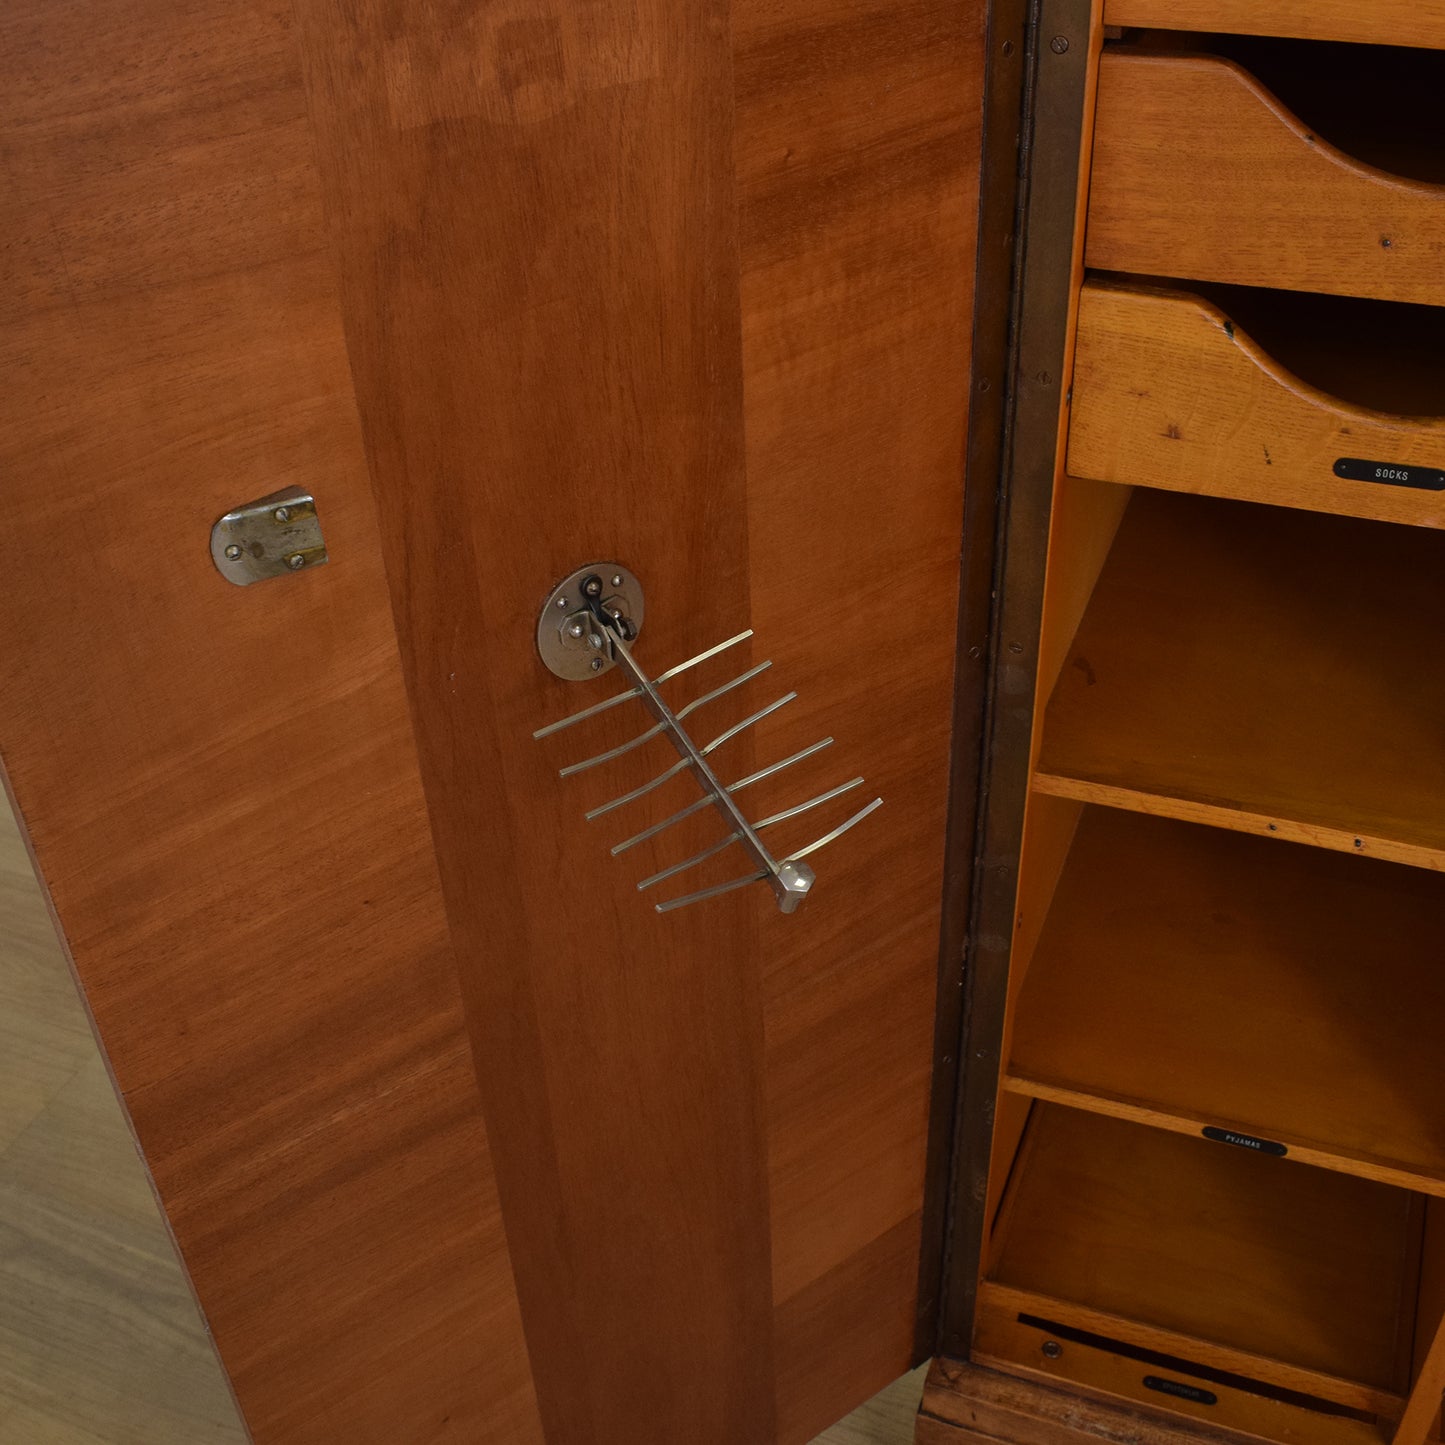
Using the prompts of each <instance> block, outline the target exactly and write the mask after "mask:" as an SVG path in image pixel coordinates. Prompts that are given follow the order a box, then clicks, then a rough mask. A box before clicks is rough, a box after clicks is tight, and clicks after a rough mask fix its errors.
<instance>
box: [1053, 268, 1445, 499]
mask: <svg viewBox="0 0 1445 1445" xmlns="http://www.w3.org/2000/svg"><path fill="white" fill-rule="evenodd" d="M1273 294H1274V295H1275V296H1276V297H1280V298H1282V299H1283V300H1284V301H1285V303H1286V304H1285V305H1284V307H1283V308H1282V309H1283V310H1284V311H1285V312H1286V313H1289V314H1288V315H1287V316H1286V317H1285V318H1284V320H1285V325H1284V326H1280V325H1279V324H1278V321H1279V318H1276V323H1277V324H1276V326H1275V328H1274V337H1275V340H1274V346H1275V347H1276V348H1277V347H1278V346H1279V345H1280V344H1281V333H1282V332H1287V331H1288V330H1289V329H1290V328H1289V323H1290V322H1293V323H1294V326H1293V328H1292V329H1293V331H1294V333H1295V334H1296V335H1297V334H1299V332H1300V331H1302V330H1303V331H1304V333H1305V334H1306V335H1307V336H1308V337H1309V338H1310V339H1311V341H1312V342H1313V341H1314V340H1315V333H1316V331H1317V330H1319V329H1323V327H1321V326H1318V325H1312V324H1311V323H1313V322H1315V316H1314V314H1313V313H1314V311H1321V312H1323V313H1325V318H1324V320H1325V322H1326V324H1328V323H1329V322H1330V320H1331V318H1330V315H1329V313H1331V312H1332V311H1333V310H1334V309H1335V308H1339V309H1342V310H1344V311H1346V312H1348V313H1349V314H1348V315H1347V316H1345V317H1343V318H1333V321H1334V323H1335V324H1333V326H1332V328H1331V329H1332V330H1333V332H1334V335H1335V337H1338V336H1339V335H1340V334H1341V332H1342V331H1344V332H1345V334H1347V335H1348V337H1349V339H1350V342H1351V343H1352V344H1351V346H1350V349H1349V354H1348V355H1347V356H1345V357H1340V356H1337V355H1334V354H1333V353H1331V352H1329V351H1324V352H1323V353H1322V352H1321V349H1320V348H1319V346H1318V345H1317V344H1315V345H1311V346H1310V347H1309V354H1310V355H1312V356H1315V357H1318V356H1320V355H1321V354H1323V355H1325V356H1326V357H1327V358H1328V359H1329V360H1330V361H1332V362H1334V363H1335V364H1334V365H1333V366H1332V367H1330V368H1329V370H1330V371H1331V375H1332V379H1333V380H1334V382H1335V384H1336V385H1339V386H1342V387H1347V388H1349V389H1350V390H1352V391H1353V390H1355V389H1357V388H1358V389H1359V390H1362V391H1370V392H1373V391H1374V390H1375V389H1376V388H1377V385H1378V382H1379V379H1380V374H1381V372H1382V371H1383V372H1385V373H1387V374H1388V373H1389V372H1390V370H1391V368H1390V366H1389V362H1390V361H1391V360H1392V359H1393V358H1394V357H1395V356H1396V355H1397V353H1398V351H1399V349H1400V341H1399V333H1398V330H1397V329H1396V328H1395V327H1393V326H1390V329H1389V334H1388V337H1386V338H1382V339H1381V340H1380V341H1379V342H1378V344H1377V345H1376V346H1374V347H1371V346H1368V345H1365V344H1363V343H1362V340H1361V337H1362V327H1361V324H1360V323H1361V318H1360V317H1359V316H1358V314H1357V313H1358V312H1359V311H1360V310H1362V309H1364V310H1367V311H1369V312H1370V315H1369V317H1368V318H1367V319H1368V320H1374V321H1376V322H1379V323H1381V324H1382V325H1385V326H1389V323H1390V322H1392V321H1393V320H1395V319H1396V317H1395V313H1397V312H1400V311H1404V312H1406V313H1407V314H1408V315H1409V317H1410V319H1411V320H1417V319H1418V318H1417V313H1419V312H1421V311H1426V310H1428V311H1429V313H1430V318H1431V319H1436V320H1437V325H1436V326H1435V328H1434V335H1433V337H1431V340H1432V341H1433V343H1434V345H1433V348H1432V347H1427V348H1423V349H1424V350H1425V354H1426V356H1427V357H1429V358H1430V359H1431V361H1432V362H1433V364H1432V365H1429V366H1427V367H1426V368H1425V370H1426V372H1427V373H1428V374H1429V375H1430V379H1431V381H1432V382H1433V386H1434V389H1433V395H1432V401H1433V404H1434V405H1435V406H1437V407H1438V408H1440V409H1441V410H1442V411H1445V376H1442V375H1441V374H1440V368H1439V363H1438V358H1439V357H1441V356H1442V355H1445V311H1437V310H1435V309H1434V308H1422V307H1409V308H1404V307H1391V306H1386V305H1384V304H1382V303H1367V302H1359V301H1348V302H1343V301H1334V302H1333V303H1330V302H1324V303H1323V304H1317V305H1316V306H1315V307H1313V308H1311V307H1310V306H1309V305H1308V304H1306V305H1305V306H1301V305H1299V304H1298V303H1301V302H1304V303H1321V298H1318V297H1306V296H1302V295H1299V294H1292V293H1273ZM1234 299H1235V304H1234V305H1233V306H1231V310H1230V313H1229V314H1226V312H1225V311H1224V310H1221V309H1220V307H1218V306H1216V305H1214V304H1213V303H1212V302H1211V301H1209V300H1206V299H1204V298H1203V297H1201V296H1197V295H1191V294H1189V293H1187V292H1181V291H1175V290H1164V289H1159V288H1151V287H1141V286H1137V285H1128V286H1123V285H1117V284H1110V283H1107V282H1102V281H1093V282H1091V283H1090V284H1088V285H1086V286H1085V287H1084V290H1083V295H1082V296H1081V298H1080V304H1079V324H1078V342H1077V348H1076V351H1075V357H1074V395H1073V405H1072V407H1071V411H1070V423H1069V470H1070V472H1071V473H1072V474H1073V475H1075V476H1080V477H1090V478H1094V479H1097V480H1100V481H1108V482H1121V483H1127V484H1131V485H1139V486H1153V487H1163V488H1167V489H1168V490H1171V491H1184V492H1198V493H1204V494H1208V495H1211V496H1224V497H1236V498H1242V499H1245V500H1250V501H1261V502H1271V503H1279V504H1282V505H1286V506H1292V507H1304V508H1309V509H1312V510H1315V511H1327V512H1335V513H1338V514H1340V515H1343V516H1354V517H1366V518H1373V519H1377V520H1381V521H1391V522H1404V523H1409V524H1412V525H1417V526H1427V527H1441V526H1445V416H1435V417H1409V416H1401V415H1391V414H1388V413H1386V412H1383V411H1380V410H1376V409H1374V408H1372V407H1371V406H1369V405H1367V404H1361V403H1360V402H1357V401H1354V400H1351V399H1349V398H1348V397H1343V396H1332V395H1329V394H1327V393H1326V392H1324V391H1321V390H1319V389H1318V388H1317V387H1315V386H1312V385H1310V384H1309V383H1308V382H1307V381H1304V380H1302V379H1301V378H1300V377H1298V376H1296V375H1294V374H1292V373H1291V372H1290V371H1289V370H1288V369H1286V367H1285V366H1283V365H1281V364H1280V361H1279V360H1278V358H1277V357H1276V356H1275V355H1274V354H1273V352H1272V350H1267V349H1266V348H1265V347H1264V346H1262V345H1260V344H1259V341H1260V338H1259V337H1257V336H1256V335H1255V334H1254V333H1253V331H1252V330H1251V331H1246V330H1245V329H1244V327H1243V326H1241V325H1239V324H1237V323H1236V321H1235V319H1233V317H1234V315H1235V314H1236V313H1237V311H1238V310H1240V309H1244V310H1247V309H1249V300H1250V299H1253V298H1246V297H1243V296H1238V297H1236V298H1234ZM1382 312H1383V313H1386V314H1385V315H1384V316H1380V315H1379V313H1382ZM1340 321H1344V322H1345V323H1346V326H1347V330H1346V328H1342V327H1341V326H1340V325H1339V324H1338V323H1339V322H1340ZM1265 324H1266V325H1268V322H1267V321H1266V322H1265ZM1283 344H1284V346H1285V348H1286V349H1288V350H1290V351H1291V352H1295V351H1298V350H1299V349H1300V348H1298V347H1295V346H1291V345H1290V342H1289V341H1288V340H1284V342H1283ZM1334 345H1335V346H1336V347H1338V345H1339V343H1338V340H1337V339H1336V340H1335V341H1334ZM1382 361H1383V363H1384V364H1383V365H1382V364H1381V363H1382ZM1351 362H1352V363H1353V371H1352V374H1348V375H1347V374H1346V368H1347V367H1348V366H1349V364H1350V363H1351ZM1419 371H1420V369H1419V368H1412V369H1411V375H1418V374H1419ZM1401 392H1402V388H1400V387H1399V386H1398V385H1396V386H1395V387H1394V388H1393V389H1392V395H1393V396H1394V397H1395V398H1396V400H1397V402H1398V398H1399V397H1400V395H1401ZM1422 400H1423V398H1422ZM1342 459H1360V460H1365V461H1368V462H1370V463H1372V464H1373V465H1372V466H1371V467H1368V468H1366V473H1367V475H1366V476H1365V477H1361V478H1358V479H1350V478H1341V477H1340V476H1339V475H1337V473H1336V471H1335V466H1336V463H1337V462H1339V461H1341V460H1342ZM1380 466H1384V467H1385V468H1387V469H1388V471H1389V474H1390V475H1391V476H1393V477H1408V478H1409V479H1411V480H1412V481H1414V482H1416V483H1419V482H1421V481H1428V482H1431V483H1438V489H1431V488H1430V487H1421V486H1419V485H1413V486H1412V485H1398V484H1394V483H1381V482H1378V481H1374V480H1370V479H1369V476H1370V475H1371V474H1372V473H1373V471H1374V470H1376V469H1378V468H1379V467H1380Z"/></svg>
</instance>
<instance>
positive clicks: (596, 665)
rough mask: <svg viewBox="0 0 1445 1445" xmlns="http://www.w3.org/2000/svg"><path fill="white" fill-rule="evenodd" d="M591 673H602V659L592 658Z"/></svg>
mask: <svg viewBox="0 0 1445 1445" xmlns="http://www.w3.org/2000/svg"><path fill="white" fill-rule="evenodd" d="M592 671H593V672H601V671H602V659H601V658H600V657H594V658H593V659H592Z"/></svg>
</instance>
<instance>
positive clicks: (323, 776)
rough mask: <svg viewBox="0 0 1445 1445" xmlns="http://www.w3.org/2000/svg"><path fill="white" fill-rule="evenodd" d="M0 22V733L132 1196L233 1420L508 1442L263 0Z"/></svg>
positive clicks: (522, 1418) (478, 1177) (473, 1216)
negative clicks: (121, 1106) (306, 539)
mask: <svg viewBox="0 0 1445 1445" xmlns="http://www.w3.org/2000/svg"><path fill="white" fill-rule="evenodd" d="M0 56H3V72H4V81H5V83H4V85H3V87H0V122H3V130H4V134H5V141H4V146H3V151H0V166H3V169H4V174H5V181H6V185H5V190H4V202H3V208H0V209H3V227H4V238H5V246H4V256H5V264H6V267H7V281H8V284H7V285H6V287H5V288H4V290H3V292H0V307H3V311H4V315H5V321H6V331H5V336H4V340H3V343H0V368H3V370H4V373H5V375H6V378H7V384H6V387H5V388H4V391H3V394H0V468H3V470H4V472H5V475H6V477H7V483H6V501H7V520H8V526H9V529H10V535H11V537H12V539H13V540H14V545H13V546H12V547H11V549H10V551H9V554H8V556H7V562H6V583H5V587H4V590H3V601H0V654H3V656H4V657H5V659H6V667H7V673H6V686H5V687H4V688H3V690H0V752H3V757H4V763H5V768H6V770H7V772H8V776H9V779H10V782H11V784H12V786H13V789H14V793H15V796H16V798H17V799H18V802H19V805H20V808H21V810H22V812H23V814H24V816H25V821H26V824H27V826H28V830H29V835H30V840H31V842H32V844H33V846H34V849H35V853H36V855H37V857H38V860H39V864H40V867H41V869H42V870H43V872H44V875H45V877H46V879H47V881H48V884H49V889H50V895H51V899H52V901H53V903H54V906H55V909H56V912H57V914H58V915H59V918H60V920H61V924H62V927H63V930H64V934H65V938H66V941H67V944H68V947H69V951H70V953H71V956H72V958H73V961H74V964H75V967H76V970H77V973H78V975H79V977H80V979H81V982H82V984H83V985H84V988H85V991H86V996H87V1001H88V1004H89V1007H90V1009H91V1011H92V1013H93V1015H94V1018H95V1021H96V1024H97V1027H98V1030H99V1033H100V1036H101V1038H102V1039H103V1041H104V1043H105V1045H106V1047H107V1049H108V1051H109V1056H110V1062H111V1065H112V1067H113V1069H114V1071H115V1075H116V1078H117V1081H118V1084H119V1087H120V1091H121V1093H122V1096H123V1098H124V1100H125V1103H126V1106H127V1108H128V1110H129V1112H130V1117H131V1119H132V1121H133V1123H134V1126H135V1129H136V1133H137V1136H138V1138H139V1140H140V1143H141V1145H142V1147H143V1148H144V1150H145V1153H146V1157H147V1159H148V1161H149V1163H150V1166H151V1169H152V1172H153V1175H154V1179H155V1182H156V1186H157V1188H158V1190H159V1193H160V1196H161V1198H162V1200H163V1201H164V1203H165V1206H166V1209H167V1211H168V1214H169V1219H170V1223H171V1226H172V1228H173V1230H174V1232H175V1235H176V1237H177V1239H178V1241H179V1243H180V1247H181V1251H182V1253H183V1256H184V1258H185V1262H186V1264H187V1266H188V1268H189V1270H190V1273H191V1276H192V1278H193V1280H194V1282H195V1285H196V1288H197V1290H198V1292H199V1294H200V1296H201V1297H202V1298H203V1299H204V1301H205V1309H206V1314H207V1317H208V1320H209V1323H210V1325H211V1328H212V1329H213V1331H214V1333H215V1336H216V1339H217V1343H218V1346H219V1349H220V1352H221V1354H222V1356H223V1357H224V1359H225V1362H226V1365H227V1368H228V1370H229V1373H230V1376H231V1379H232V1382H233V1384H234V1386H235V1389H236V1393H237V1395H238V1396H239V1399H240V1403H241V1406H242V1409H243V1411H244V1413H245V1415H246V1418H247V1422H248V1424H249V1426H250V1429H251V1431H252V1433H253V1435H254V1437H255V1439H256V1440H258V1441H262V1442H292V1441H295V1442H302V1441H304V1442H314V1441H316V1440H318V1439H345V1440H365V1439H385V1440H396V1441H402V1440H412V1439H418V1438H426V1439H428V1440H436V1441H448V1440H450V1441H468V1442H472V1441H476V1440H505V1441H508V1442H512V1441H519V1442H528V1441H537V1440H539V1438H540V1435H539V1430H538V1423H537V1416H536V1409H535V1405H534V1403H533V1398H532V1384H531V1379H530V1374H529V1370H528V1365H527V1360H526V1356H525V1352H524V1348H523V1342H522V1337H521V1330H520V1323H519V1319H518V1314H517V1305H516V1298H515V1294H514V1291H513V1286H512V1282H511V1276H510V1272H509V1269H508V1265H507V1258H506V1252H505V1246H504V1242H503V1232H502V1225H501V1219H500V1215H499V1211H498V1206H497V1201H496V1195H495V1190H494V1185H493V1179H492V1173H491V1168H490V1165H489V1162H488V1155H487V1146H486V1139H485V1134H484V1130H483V1126H482V1120H481V1114H480V1109H479V1106H478V1104H477V1101H476V1094H475V1080H474V1077H473V1073H472V1069H471V1061H470V1058H469V1054H468V1049H467V1040H466V1034H465V1031H464V1028H463V1021H462V1015H461V1007H460V1003H459V999H458V987H457V980H456V971H455V963H454V959H453V955H452V952H451V949H450V947H449V944H448V940H447V933H446V925H445V920H444V918H443V916H442V912H441V908H440V906H439V903H438V901H437V877H436V868H435V863H434V861H433V855H432V852H431V848H430V845H429V841H428V834H427V825H426V817H425V811H424V804H423V799H422V793H421V787H420V783H419V779H418V774H417V767H416V760H415V754H414V750H413V745H412V742H411V736H410V730H409V726H408V720H407V715H406V700H405V693H404V690H403V688H402V685H401V681H400V677H399V672H398V664H397V655H396V647H395V642H394V638H393V634H392V628H391V622H390V616H389V610H388V605H387V594H386V587H385V580H384V577H383V574H382V569H381V565H380V561H379V555H378V541H377V532H376V522H375V515H374V510H373V506H372V502H371V499H370V495H369V491H368V487H367V482H366V468H365V463H364V459H363V457H362V453H361V445H360V434H359V431H358V427H357V421H356V412H355V407H354V403H353V399H352V391H351V382H350V377H349V374H348V370H347V360H346V355H345V351H344V347H343V342H342V335H341V329H340V322H339V316H338V312H337V304H336V297H335V293H334V289H333V283H332V280H331V267H330V263H329V260H328V258H327V256H326V253H325V250H324V240H323V233H322V230H321V219H320V210H319V196H318V191H317V186H316V180H315V176H314V172H313V169H312V161H311V144H310V135H309V130H308V125H307V119H306V100H305V94H304V91H303V88H302V83H301V74H300V67H299V59H298V56H297V53H296V48H295V35H294V31H293V29H292V26H291V17H290V9H289V6H287V5H282V4H272V3H261V4H255V5H251V4H246V5H241V4H234V3H230V0H185V3H182V4H179V5H176V4H166V5H160V4H149V3H144V0H106V3H102V4H98V5H94V6H87V7H85V9H84V10H74V9H67V8H66V7H61V6H56V5H54V4H50V3H46V0H20V3H16V4H13V5H10V6H8V7H7V8H6V10H5V13H4V17H3V20H0ZM289 483H301V484H305V485H310V486H313V487H314V488H315V490H316V492H317V494H318V496H319V498H320V512H321V517H322V521H323V524H324V526H325V529H326V536H327V541H328V543H329V544H330V547H331V551H332V555H333V557H334V558H335V560H334V562H333V563H332V564H331V565H330V566H328V567H326V568H324V569H318V570H317V571H315V572H314V573H308V574H304V575H302V576H300V577H297V578H293V579H287V580H286V581H285V582H278V583H272V584H267V585H265V586H261V587H255V588H247V589H240V588H235V587H232V586H230V585H229V584H227V583H226V582H224V581H223V580H222V579H221V578H220V577H219V576H218V575H217V573H216V571H215V569H214V568H213V566H212V564H211V561H210V558H209V555H208V552H207V546H206V538H207V535H208V533H209V530H210V526H211V523H212V521H213V520H214V519H215V518H216V517H217V516H219V515H220V514H221V513H223V512H224V511H226V510H227V509H228V508H230V507H231V506H233V505H235V504H237V503H238V502H242V501H246V500H249V499H251V498H253V497H257V496H261V495H264V494H265V493H267V492H269V491H271V490H273V489H275V488H277V487H280V486H284V485H287V484H289ZM158 519H163V521H158ZM302 1341H304V1348H302V1347H300V1342H302Z"/></svg>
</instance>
